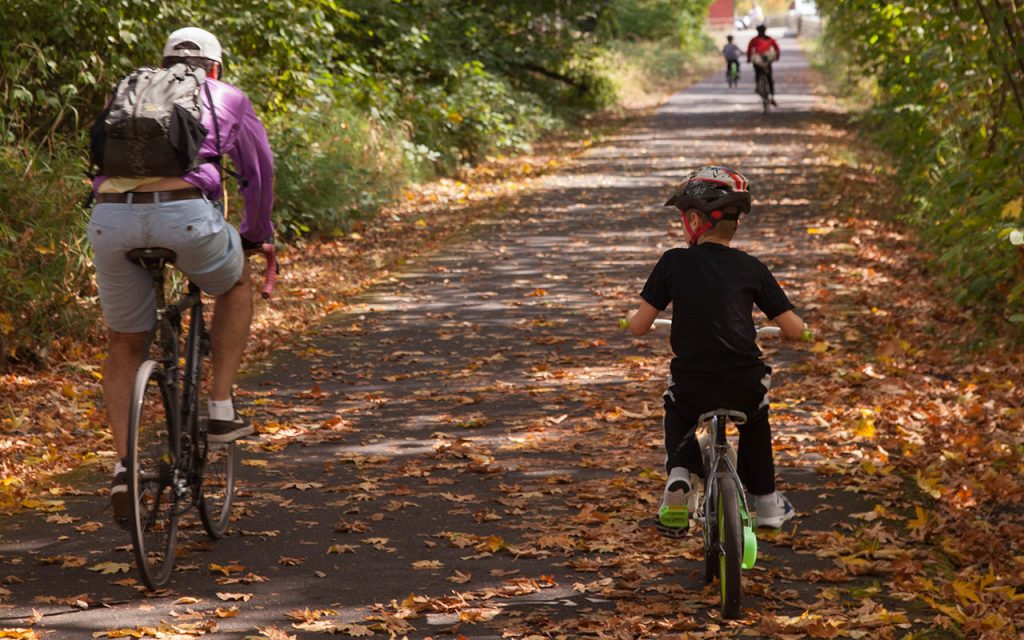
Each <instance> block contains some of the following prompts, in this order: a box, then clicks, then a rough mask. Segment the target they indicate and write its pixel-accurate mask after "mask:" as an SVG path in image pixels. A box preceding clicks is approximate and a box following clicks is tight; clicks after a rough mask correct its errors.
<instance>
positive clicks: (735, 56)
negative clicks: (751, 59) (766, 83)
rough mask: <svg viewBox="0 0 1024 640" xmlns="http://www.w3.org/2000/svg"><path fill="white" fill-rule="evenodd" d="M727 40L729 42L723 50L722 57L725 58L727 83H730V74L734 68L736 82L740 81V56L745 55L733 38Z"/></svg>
mask: <svg viewBox="0 0 1024 640" xmlns="http://www.w3.org/2000/svg"><path fill="white" fill-rule="evenodd" d="M725 39H726V41H727V42H726V43H725V46H724V47H723V48H722V55H723V56H725V81H726V82H728V81H729V72H730V71H731V70H732V68H733V67H736V80H739V79H740V56H741V55H742V54H743V50H742V49H740V48H739V47H737V46H736V45H735V44H734V43H733V41H732V36H726V37H725Z"/></svg>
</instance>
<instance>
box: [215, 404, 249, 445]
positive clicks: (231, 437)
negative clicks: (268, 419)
mask: <svg viewBox="0 0 1024 640" xmlns="http://www.w3.org/2000/svg"><path fill="white" fill-rule="evenodd" d="M253 431H255V429H253V428H252V424H250V423H249V420H248V419H247V418H246V417H245V416H243V415H242V414H240V413H238V410H237V409H236V410H235V418H234V419H233V420H207V421H206V433H207V436H206V439H207V440H208V441H209V442H211V443H213V444H227V443H229V442H234V441H235V440H238V439H239V438H241V437H243V436H247V435H249V434H250V433H252V432H253Z"/></svg>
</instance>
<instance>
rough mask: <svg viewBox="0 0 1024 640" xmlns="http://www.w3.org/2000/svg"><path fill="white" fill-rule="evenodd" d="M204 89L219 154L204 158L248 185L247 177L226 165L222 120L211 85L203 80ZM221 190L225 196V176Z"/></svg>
mask: <svg viewBox="0 0 1024 640" xmlns="http://www.w3.org/2000/svg"><path fill="white" fill-rule="evenodd" d="M203 89H204V90H205V91H206V101H207V102H208V103H209V105H210V115H212V116H213V137H214V141H215V142H216V144H217V155H216V156H215V157H213V158H204V160H205V161H206V162H210V163H212V164H215V165H217V166H218V167H220V170H221V171H222V172H226V173H227V174H228V175H229V176H231V177H232V178H234V179H235V180H238V184H240V185H242V187H248V186H249V181H248V180H246V179H245V178H243V177H242V176H241V175H239V174H238V173H236V172H234V171H232V170H231V169H228V168H227V167H225V166H224V152H223V151H221V148H220V120H219V119H218V118H217V110H216V109H214V108H213V94H212V93H210V85H208V84H207V83H205V82H203ZM222 176H223V174H222ZM220 191H221V196H223V195H224V178H223V177H221V181H220Z"/></svg>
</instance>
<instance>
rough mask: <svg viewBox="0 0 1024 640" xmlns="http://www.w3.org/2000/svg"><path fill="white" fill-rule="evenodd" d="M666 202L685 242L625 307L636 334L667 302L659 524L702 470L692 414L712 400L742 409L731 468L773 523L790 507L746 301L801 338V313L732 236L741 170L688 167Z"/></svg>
mask: <svg viewBox="0 0 1024 640" xmlns="http://www.w3.org/2000/svg"><path fill="white" fill-rule="evenodd" d="M665 206H675V207H677V208H678V209H679V210H680V212H681V214H682V218H683V226H684V227H685V229H686V239H687V242H688V243H689V245H690V247H689V248H688V249H682V248H676V249H670V250H669V251H667V252H665V253H664V254H663V255H662V256H661V259H660V260H658V263H657V265H655V267H654V270H653V271H652V272H651V274H650V276H649V277H648V279H647V283H646V284H645V285H644V288H643V291H642V292H641V294H640V297H641V301H640V305H639V307H638V308H637V309H636V310H635V311H631V312H630V314H629V316H628V319H629V323H628V326H629V329H630V331H631V332H632V333H633V335H643V334H646V333H648V332H649V331H650V330H651V327H652V325H653V323H654V320H655V318H656V317H657V315H658V312H659V311H663V310H664V309H665V308H666V307H667V306H668V305H669V303H671V304H672V333H671V343H672V351H673V353H674V355H675V357H674V358H673V359H672V363H671V367H670V369H671V376H670V377H669V383H668V389H667V390H666V391H665V394H664V400H665V419H664V428H665V453H666V458H665V470H666V471H667V472H668V481H667V483H666V484H665V491H664V495H663V497H662V502H661V506H660V507H659V509H658V518H657V520H658V524H659V526H660V527H665V528H668V529H676V530H678V529H680V528H685V527H686V526H688V507H687V504H688V501H689V498H690V493H691V491H692V490H693V479H692V478H693V476H694V475H697V476H701V477H704V476H705V472H704V463H703V460H702V455H701V450H700V445H699V444H698V442H697V439H696V437H695V435H694V433H695V429H696V426H697V419H698V417H699V416H700V415H701V414H703V413H705V412H707V411H711V410H714V409H718V408H723V407H725V408H729V409H735V410H739V411H742V412H743V413H745V414H746V415H747V421H746V423H745V424H743V425H741V426H740V427H739V450H738V455H737V461H736V470H737V472H738V474H739V477H740V480H742V482H743V484H744V486H745V487H746V489H747V491H748V492H749V493H750V494H751V495H752V497H753V498H754V500H753V502H754V508H755V510H756V512H757V525H758V526H761V527H772V528H779V527H781V526H782V525H783V524H784V523H785V522H786V521H788V520H790V519H791V518H793V517H794V516H795V515H796V512H795V511H794V509H793V506H792V505H791V504H790V502H789V500H787V499H786V497H785V496H783V495H782V494H781V493H780V492H778V491H776V490H775V466H774V462H773V460H772V441H771V428H770V426H769V423H768V396H767V394H768V389H769V388H770V387H771V368H770V367H768V366H767V365H765V363H764V362H763V361H762V359H761V351H760V350H759V349H758V347H757V345H756V344H755V341H754V340H755V335H756V332H755V328H754V322H753V318H752V315H751V312H752V311H753V306H754V305H757V307H758V308H759V309H760V310H761V311H762V312H764V314H765V315H766V316H768V318H770V319H771V321H772V322H773V323H775V324H776V325H778V326H779V327H780V328H781V329H782V333H783V335H785V336H786V337H787V338H790V339H801V338H804V339H807V335H808V330H807V328H806V326H805V325H804V322H803V320H801V319H800V317H799V316H798V315H797V314H796V313H794V312H793V305H792V304H791V303H790V301H789V299H788V298H787V297H786V294H785V293H784V292H783V291H782V288H781V287H780V286H779V284H778V282H776V280H775V278H774V277H773V276H772V274H771V272H770V271H769V270H768V268H767V267H766V266H765V265H764V264H763V263H762V262H761V261H759V260H758V259H757V258H754V257H753V256H750V255H748V254H746V253H744V252H743V251H740V250H738V249H733V248H731V247H730V246H729V243H730V242H731V241H732V238H733V235H734V234H735V233H736V230H737V228H738V227H739V218H740V216H741V215H742V214H744V213H749V212H750V193H749V191H748V190H747V180H746V178H744V177H743V176H742V175H741V174H739V173H738V172H736V171H734V170H732V169H730V168H728V167H720V166H711V167H703V168H701V169H699V170H697V171H695V172H694V173H692V174H690V175H689V176H688V177H687V178H686V180H684V181H683V183H682V184H681V185H679V187H677V188H676V190H675V192H674V193H673V194H672V197H671V198H669V200H668V202H666V203H665Z"/></svg>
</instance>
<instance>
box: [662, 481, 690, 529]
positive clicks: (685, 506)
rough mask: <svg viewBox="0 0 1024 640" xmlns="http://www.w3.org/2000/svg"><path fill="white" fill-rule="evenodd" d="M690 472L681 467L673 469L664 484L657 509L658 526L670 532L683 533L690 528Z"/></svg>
mask: <svg viewBox="0 0 1024 640" xmlns="http://www.w3.org/2000/svg"><path fill="white" fill-rule="evenodd" d="M692 492H693V485H692V484H691V483H690V472H689V471H688V470H686V469H685V468H683V467H673V468H672V471H670V472H669V474H668V482H666V483H665V492H664V493H663V494H662V497H661V506H660V507H658V518H657V520H658V525H659V528H661V527H664V528H667V529H670V530H681V531H685V530H686V529H687V528H689V526H690V517H689V515H690V510H689V502H690V494H691V493H692Z"/></svg>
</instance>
